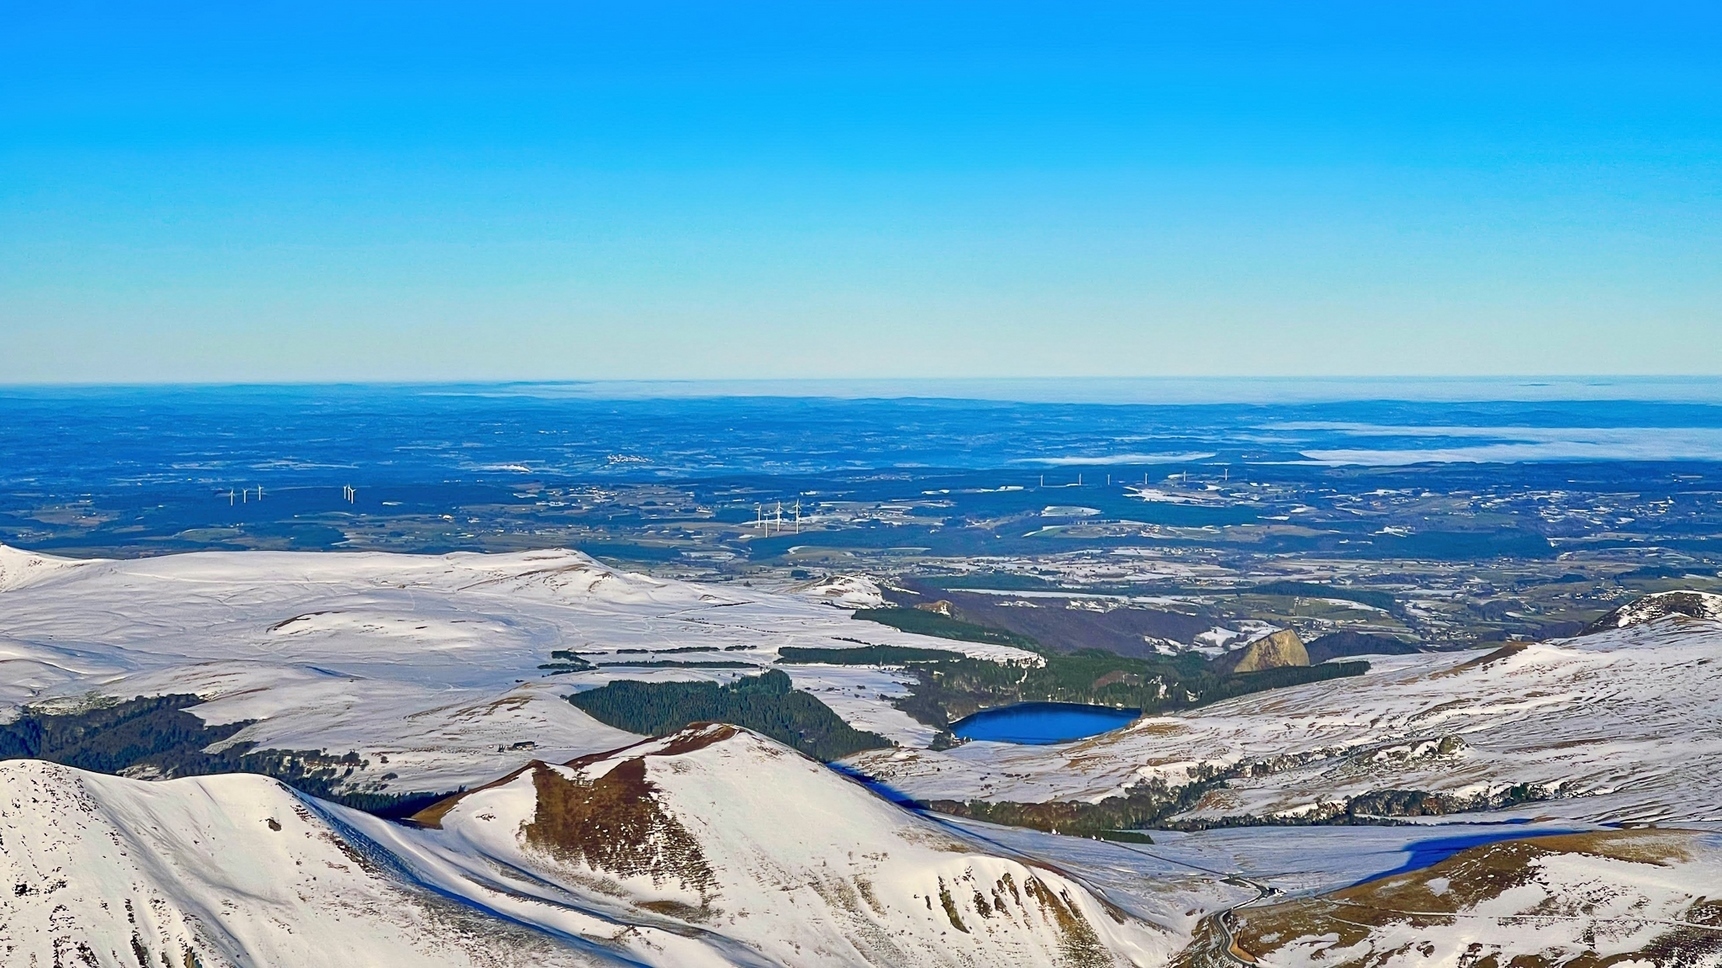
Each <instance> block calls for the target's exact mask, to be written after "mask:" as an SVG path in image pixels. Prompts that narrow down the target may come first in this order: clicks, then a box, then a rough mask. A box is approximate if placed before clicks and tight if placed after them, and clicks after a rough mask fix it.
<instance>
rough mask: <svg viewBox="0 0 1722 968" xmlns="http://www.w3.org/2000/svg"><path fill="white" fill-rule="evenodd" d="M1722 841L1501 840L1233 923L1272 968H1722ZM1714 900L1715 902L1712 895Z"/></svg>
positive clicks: (1694, 835)
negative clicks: (1522, 967)
mask: <svg viewBox="0 0 1722 968" xmlns="http://www.w3.org/2000/svg"><path fill="white" fill-rule="evenodd" d="M1719 884H1722V835H1718V834H1715V833H1708V834H1706V833H1700V832H1695V831H1687V830H1620V831H1603V832H1595V833H1585V834H1572V835H1567V836H1555V837H1538V838H1534V839H1528V840H1516V841H1503V842H1500V843H1494V844H1489V845H1487V846H1483V847H1474V848H1471V849H1470V850H1467V851H1464V852H1462V853H1460V854H1458V855H1456V856H1454V857H1452V858H1449V859H1448V860H1445V861H1442V862H1441V863H1439V864H1436V865H1434V866H1433V867H1428V868H1425V869H1423V870H1419V871H1415V872H1412V873H1409V874H1403V875H1393V876H1388V877H1384V878H1380V879H1378V880H1374V881H1370V882H1368V883H1365V884H1360V885H1357V886H1355V887H1350V888H1347V889H1345V890H1342V891H1337V892H1334V893H1332V894H1328V895H1324V896H1322V897H1319V898H1310V899H1304V900H1295V901H1288V902H1284V903H1280V904H1273V905H1267V906H1263V907H1246V908H1244V909H1242V910H1241V911H1239V912H1238V917H1237V921H1238V926H1237V928H1236V941H1237V947H1238V949H1239V950H1242V951H1243V952H1247V953H1248V954H1249V955H1251V956H1254V957H1255V958H1257V959H1259V963H1261V964H1263V965H1273V966H1287V968H1290V966H1306V965H1307V966H1312V968H1313V966H1316V965H1321V966H1327V968H1348V966H1358V968H1361V966H1364V965H1380V964H1411V963H1417V964H1475V965H1481V964H1503V965H1504V964H1509V963H1510V964H1536V965H1550V966H1556V965H1570V966H1574V968H1579V966H1585V968H1592V966H1601V965H1609V964H1620V963H1624V964H1655V965H1683V966H1688V968H1704V966H1710V968H1715V966H1722V900H1719V899H1717V898H1716V897H1715V896H1714V895H1715V893H1716V887H1717V885H1719ZM1706 895H1710V896H1708V897H1707V896H1706Z"/></svg>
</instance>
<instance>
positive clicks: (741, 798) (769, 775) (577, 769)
mask: <svg viewBox="0 0 1722 968" xmlns="http://www.w3.org/2000/svg"><path fill="white" fill-rule="evenodd" d="M418 819H419V820H421V821H422V822H424V823H426V824H427V825H433V824H434V825H435V826H436V827H437V828H439V829H436V830H426V831H424V832H423V833H422V836H423V837H424V838H425V839H426V841H427V842H429V843H432V844H434V845H435V846H436V847H437V848H438V849H439V850H441V851H443V852H445V854H452V855H457V856H464V857H481V858H485V859H487V860H488V861H490V862H491V866H492V867H493V868H506V869H510V870H516V871H525V872H530V873H531V874H532V875H533V876H534V877H536V878H538V879H541V880H543V881H545V882H552V883H556V884H560V885H563V886H576V885H578V886H579V888H580V889H583V890H584V892H585V893H586V894H587V896H589V897H591V898H594V899H597V900H596V901H595V902H594V903H597V904H600V905H604V906H606V907H607V908H608V909H609V910H608V913H609V914H610V915H611V916H613V917H615V918H617V919H618V920H625V921H639V920H642V919H646V920H648V921H663V920H674V921H680V922H683V923H684V924H685V925H686V926H687V927H688V928H694V929H703V930H709V931H713V932H716V933H718V934H721V935H722V936H724V937H726V938H730V939H732V940H737V941H740V942H743V943H745V944H746V945H747V946H749V947H750V948H751V949H753V950H755V951H758V952H759V953H760V954H761V955H763V956H764V957H765V958H766V959H767V960H769V961H770V962H771V963H775V964H785V965H793V964H819V965H868V964H889V965H904V966H911V965H929V966H930V965H965V964H973V965H982V964H986V965H1013V964H1021V965H1042V964H1046V965H1055V964H1056V965H1072V966H1075V965H1127V964H1139V965H1149V964H1159V963H1161V961H1162V960H1163V958H1164V957H1165V955H1166V954H1167V953H1168V952H1169V951H1171V950H1173V949H1174V948H1175V947H1176V945H1175V944H1174V943H1173V942H1174V941H1175V939H1174V938H1172V937H1171V936H1170V935H1169V934H1167V933H1165V932H1162V931H1160V930H1158V929H1154V928H1152V927H1150V926H1148V925H1146V924H1144V923H1142V922H1139V921H1136V920H1134V919H1132V918H1129V917H1127V916H1125V915H1124V914H1122V913H1121V912H1119V911H1118V910H1116V909H1115V908H1112V907H1110V906H1109V905H1106V904H1104V903H1102V902H1100V901H1098V900H1097V899H1096V898H1095V897H1094V896H1093V895H1092V894H1090V893H1089V892H1088V891H1087V890H1086V889H1085V888H1084V887H1082V886H1081V885H1080V884H1078V883H1077V882H1075V881H1073V880H1071V879H1069V878H1068V877H1066V876H1065V875H1062V874H1059V873H1057V872H1055V871H1052V870H1049V869H1046V868H1037V867H1031V866H1029V865H1028V864H1025V863H1023V862H1021V861H1017V860H1012V859H1008V858H1004V857H997V856H989V855H986V854H983V853H980V852H979V851H977V850H976V849H975V848H974V847H973V846H971V845H970V844H968V843H967V842H966V841H963V840H959V839H957V838H955V837H953V836H951V835H950V834H947V833H945V832H943V831H942V830H941V829H940V828H938V827H936V826H934V825H932V824H930V823H928V822H926V821H923V820H921V819H919V818H917V817H915V816H914V815H912V814H909V813H907V812H905V811H903V810H902V809H900V808H898V807H896V806H893V805H891V804H888V803H886V802H885V801H883V800H880V799H879V798H878V797H877V796H875V795H873V794H872V793H870V792H869V791H867V790H866V789H864V788H863V787H861V786H859V785H857V784H854V783H852V782H850V781H848V780H845V779H843V778H842V777H840V776H838V775H836V774H834V773H832V772H831V771H830V770H828V769H826V768H825V767H822V766H820V765H819V764H817V763H815V762H813V761H811V760H809V759H807V758H805V757H803V756H801V755H800V754H799V753H796V752H794V751H793V750H790V749H789V748H787V747H785V746H783V745H781V744H778V743H776V742H773V741H772V740H769V739H766V738H764V737H762V736H759V735H757V734H754V733H751V732H748V731H746V730H742V729H738V728H736V727H732V726H705V727H690V728H689V729H687V730H684V731H682V732H681V733H678V734H676V735H673V736H670V737H666V738H664V739H661V740H653V741H650V742H647V743H643V744H640V745H637V746H632V747H629V748H627V749H623V750H618V751H615V752H612V753H608V754H601V755H597V756H592V757H586V758H582V759H579V760H576V761H574V762H572V763H570V764H568V765H566V766H555V765H548V764H543V763H534V764H531V765H530V766H528V767H527V768H525V769H524V770H522V771H520V772H518V773H516V774H514V775H512V776H510V777H508V778H506V779H504V780H503V781H501V782H500V783H498V784H496V785H493V786H490V787H487V788H485V789H482V790H478V791H474V792H470V793H467V794H463V795H461V796H459V797H457V798H454V799H452V800H450V801H445V802H444V803H442V804H438V805H437V806H435V807H432V808H431V809H429V810H427V811H426V812H425V813H423V814H420V816H419V818H418Z"/></svg>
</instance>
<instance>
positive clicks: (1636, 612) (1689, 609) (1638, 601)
mask: <svg viewBox="0 0 1722 968" xmlns="http://www.w3.org/2000/svg"><path fill="white" fill-rule="evenodd" d="M1670 617H1675V618H1689V619H1710V620H1717V619H1722V595H1717V594H1715V593H1713V592H1692V591H1672V592H1653V593H1652V594H1649V595H1645V596H1644V597H1642V598H1635V599H1633V600H1632V601H1630V602H1627V603H1626V604H1625V605H1622V606H1621V607H1619V608H1617V609H1615V610H1614V611H1612V612H1609V613H1608V614H1607V615H1604V616H1603V617H1602V618H1599V619H1597V620H1596V621H1595V622H1592V623H1591V624H1590V627H1589V628H1587V629H1585V631H1584V634H1586V635H1590V634H1592V633H1595V632H1605V631H1607V630H1609V629H1624V628H1631V627H1632V626H1634V625H1644V624H1646V623H1648V622H1654V621H1656V620H1658V619H1663V618H1670Z"/></svg>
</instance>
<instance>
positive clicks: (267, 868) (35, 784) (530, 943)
mask: <svg viewBox="0 0 1722 968" xmlns="http://www.w3.org/2000/svg"><path fill="white" fill-rule="evenodd" d="M0 831H3V833H0V877H3V878H4V880H5V883H6V884H7V887H8V889H7V890H6V891H3V892H0V962H3V963H5V964H7V965H20V966H22V965H41V966H44V968H45V966H48V965H91V966H97V965H99V966H103V968H110V966H111V968H118V966H127V968H132V966H136V965H139V964H150V965H155V964H170V965H173V966H176V968H177V966H180V965H200V966H203V968H217V966H227V965H234V966H239V965H246V966H249V965H258V966H263V965H304V966H307V968H313V966H314V968H346V966H353V965H399V964H415V965H435V966H445V965H446V966H519V968H526V966H529V965H582V964H591V963H592V961H591V959H589V958H586V957H583V956H580V955H578V954H577V953H575V952H573V951H571V950H568V949H566V948H565V947H564V946H560V945H556V944H553V943H551V942H550V941H549V940H548V939H547V938H545V937H542V936H540V935H538V934H535V933H533V932H529V931H526V930H523V929H521V928H518V927H515V926H513V925H509V924H506V923H502V922H497V921H492V920H490V919H485V918H481V917H480V916H478V915H476V914H475V913H474V912H472V911H470V910H468V909H466V908H464V907H463V906H460V905H456V904H453V903H450V902H448V901H446V900H443V899H440V898H438V897H436V896H435V895H433V894H430V893H428V892H425V891H422V890H416V889H414V888H412V887H410V886H408V885H406V884H403V883H400V882H397V881H396V880H394V879H393V878H391V877H389V876H388V875H387V874H386V873H385V872H384V871H383V870H382V869H380V868H379V867H378V865H377V864H375V863H374V862H373V861H371V860H369V859H367V858H366V857H365V856H364V855H362V854H361V853H360V852H358V851H357V850H355V849H354V848H353V847H352V846H351V845H350V844H348V843H346V842H345V841H343V840H342V839H341V838H340V837H338V836H337V835H336V834H335V833H334V831H333V830H332V829H331V828H330V826H329V825H328V824H327V823H325V822H324V821H323V820H322V819H321V818H320V817H319V816H318V815H317V814H316V813H314V812H313V811H312V810H310V809H308V808H307V806H306V804H305V803H303V802H302V801H301V800H300V799H299V798H298V797H297V796H296V795H295V794H293V793H292V792H291V791H289V790H287V789H286V788H284V787H282V786H281V785H280V784H278V783H276V782H275V781H273V780H269V779H266V778H263V777H258V776H247V775H235V776H221V777H200V778H195V779H185V780H172V781H167V782H162V783H146V782H143V781H138V780H127V779H122V778H118V777H107V776H100V775H97V774H91V773H84V772H82V771H79V770H74V769H72V768H70V767H64V766H57V765H54V764H49V763H42V762H38V761H32V760H10V761H5V762H0Z"/></svg>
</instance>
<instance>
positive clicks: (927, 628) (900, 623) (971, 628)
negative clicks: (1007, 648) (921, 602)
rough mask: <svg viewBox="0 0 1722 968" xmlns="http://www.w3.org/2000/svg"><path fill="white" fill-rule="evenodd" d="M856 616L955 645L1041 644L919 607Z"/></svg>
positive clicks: (1028, 646) (874, 610)
mask: <svg viewBox="0 0 1722 968" xmlns="http://www.w3.org/2000/svg"><path fill="white" fill-rule="evenodd" d="M855 617H856V618H858V619H862V620H864V621H868V622H878V623H879V624H880V625H889V626H891V627H892V628H894V629H901V630H903V631H904V632H915V633H918V634H920V635H931V636H934V637H936V638H941V639H955V640H956V641H958V642H987V643H991V644H993V645H1014V646H1016V647H1017V648H1019V649H1039V648H1040V643H1038V642H1036V641H1035V640H1034V639H1031V638H1029V637H1028V636H1026V635H1018V634H1016V633H1015V632H1006V631H1003V630H1001V629H995V628H988V627H987V626H985V625H976V624H974V623H973V622H960V621H958V620H956V619H954V618H947V617H946V616H943V615H940V614H939V613H938V612H929V611H927V610H925V609H920V608H902V607H896V606H893V607H890V608H862V609H857V610H856V612H855Z"/></svg>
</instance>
